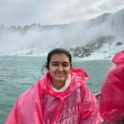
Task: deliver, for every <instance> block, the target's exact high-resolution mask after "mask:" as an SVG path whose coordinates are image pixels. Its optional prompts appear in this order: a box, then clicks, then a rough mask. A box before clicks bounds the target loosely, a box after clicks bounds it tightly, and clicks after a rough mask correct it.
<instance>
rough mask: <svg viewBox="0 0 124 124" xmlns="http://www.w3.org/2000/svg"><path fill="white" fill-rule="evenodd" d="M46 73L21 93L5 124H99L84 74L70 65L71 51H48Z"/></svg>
mask: <svg viewBox="0 0 124 124" xmlns="http://www.w3.org/2000/svg"><path fill="white" fill-rule="evenodd" d="M45 67H46V69H47V73H46V74H45V75H44V76H43V77H41V78H40V79H39V80H38V81H37V83H35V84H34V85H33V86H32V87H31V88H29V89H28V90H27V91H26V92H24V93H23V94H21V95H20V96H19V97H18V99H17V100H16V103H15V105H14V107H13V108H12V110H11V112H10V114H9V116H8V118H7V119H6V121H5V123H4V124H101V120H100V116H99V110H98V104H97V100H96V98H95V96H94V95H93V94H92V93H91V91H90V90H89V89H88V87H87V86H86V84H85V82H86V80H87V79H88V75H87V73H86V72H85V71H84V70H82V69H80V68H79V69H76V68H73V67H72V58H71V55H70V53H69V52H68V51H67V50H65V49H62V48H57V49H54V50H52V51H50V52H49V54H48V56H47V62H46V64H45Z"/></svg>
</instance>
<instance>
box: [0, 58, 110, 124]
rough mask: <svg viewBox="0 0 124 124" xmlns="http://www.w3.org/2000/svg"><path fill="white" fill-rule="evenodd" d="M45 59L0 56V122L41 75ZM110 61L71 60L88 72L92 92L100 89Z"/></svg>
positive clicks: (88, 83)
mask: <svg viewBox="0 0 124 124" xmlns="http://www.w3.org/2000/svg"><path fill="white" fill-rule="evenodd" d="M45 59H46V58H45V57H17V56H15V57H14V56H13V57H12V56H1V57H0V124H3V122H4V120H5V119H6V117H7V116H8V114H9V112H10V110H11V108H12V106H13V104H14V102H15V100H16V99H17V97H18V96H19V95H20V94H21V93H22V92H24V91H25V90H26V89H28V88H29V87H30V86H32V84H34V83H35V82H36V81H37V80H38V79H39V78H40V77H41V76H42V71H41V69H42V66H43V64H44V63H45ZM74 60H75V59H74ZM110 63H111V61H110V60H94V61H83V60H82V59H81V60H78V61H73V65H74V66H75V67H80V68H83V69H84V70H86V71H87V72H88V75H89V80H88V81H87V85H88V87H89V88H90V89H91V91H92V92H93V93H96V92H98V91H100V87H101V83H102V80H103V77H104V75H105V72H106V70H107V69H108V67H109V66H110Z"/></svg>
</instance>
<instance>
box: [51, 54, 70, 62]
mask: <svg viewBox="0 0 124 124" xmlns="http://www.w3.org/2000/svg"><path fill="white" fill-rule="evenodd" d="M50 61H51V62H53V61H67V62H68V61H69V57H68V56H67V55H66V54H65V53H57V54H54V55H52V56H51V60H50Z"/></svg>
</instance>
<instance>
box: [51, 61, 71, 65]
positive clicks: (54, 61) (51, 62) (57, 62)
mask: <svg viewBox="0 0 124 124" xmlns="http://www.w3.org/2000/svg"><path fill="white" fill-rule="evenodd" d="M51 63H60V62H58V61H53V62H51ZM62 63H64V64H69V62H62Z"/></svg>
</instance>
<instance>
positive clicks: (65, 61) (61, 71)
mask: <svg viewBox="0 0 124 124" xmlns="http://www.w3.org/2000/svg"><path fill="white" fill-rule="evenodd" d="M70 69H71V65H70V62H69V58H68V56H67V55H66V54H64V53H58V54H54V55H52V57H51V60H50V63H49V69H48V71H49V72H50V75H51V77H52V83H53V87H55V88H56V89H60V88H62V87H63V86H64V84H65V80H66V79H67V77H68V74H69V73H70Z"/></svg>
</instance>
